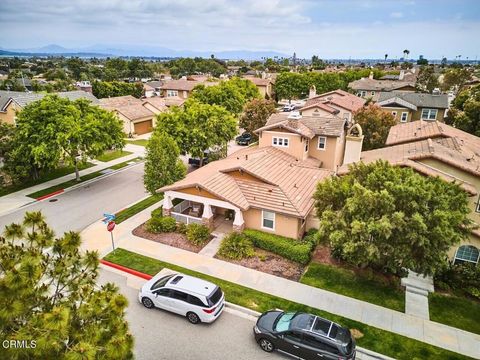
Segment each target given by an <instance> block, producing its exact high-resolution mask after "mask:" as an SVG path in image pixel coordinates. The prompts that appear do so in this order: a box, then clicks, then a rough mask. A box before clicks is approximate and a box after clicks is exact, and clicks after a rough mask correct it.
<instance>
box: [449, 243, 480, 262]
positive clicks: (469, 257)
mask: <svg viewBox="0 0 480 360" xmlns="http://www.w3.org/2000/svg"><path fill="white" fill-rule="evenodd" d="M479 256H480V252H479V250H478V249H477V248H476V247H475V246H473V245H462V246H460V247H459V248H458V249H457V252H456V253H455V260H454V262H455V264H459V263H463V262H470V263H474V264H477V263H478V258H479Z"/></svg>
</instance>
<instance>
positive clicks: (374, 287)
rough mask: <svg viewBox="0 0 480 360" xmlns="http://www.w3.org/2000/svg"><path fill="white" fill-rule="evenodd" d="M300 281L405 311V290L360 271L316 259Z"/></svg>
mask: <svg viewBox="0 0 480 360" xmlns="http://www.w3.org/2000/svg"><path fill="white" fill-rule="evenodd" d="M373 276H374V275H373ZM300 282H301V283H303V284H307V285H310V286H314V287H316V288H320V289H325V290H328V291H332V292H334V293H337V294H342V295H345V296H348V297H352V298H355V299H359V300H363V301H366V302H369V303H372V304H376V305H380V306H383V307H386V308H389V309H393V310H397V311H400V312H404V311H405V292H404V291H402V290H401V289H400V288H399V287H395V286H394V285H393V284H388V283H384V282H383V281H381V280H380V279H376V278H373V277H367V276H364V275H358V274H356V273H355V272H354V271H353V270H349V269H344V268H341V267H337V266H332V265H325V264H318V263H313V262H312V263H311V264H310V265H309V266H308V269H307V271H306V272H305V274H304V275H303V276H302V278H301V279H300ZM398 285H400V284H398Z"/></svg>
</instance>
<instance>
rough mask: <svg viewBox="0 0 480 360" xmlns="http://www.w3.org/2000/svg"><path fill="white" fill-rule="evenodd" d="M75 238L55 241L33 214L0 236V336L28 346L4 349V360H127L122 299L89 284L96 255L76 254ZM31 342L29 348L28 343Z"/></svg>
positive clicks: (93, 278) (129, 340)
mask: <svg viewBox="0 0 480 360" xmlns="http://www.w3.org/2000/svg"><path fill="white" fill-rule="evenodd" d="M80 243H81V238H80V235H79V234H78V233H76V232H67V233H65V234H64V235H63V236H62V237H59V238H57V237H55V235H54V232H53V231H52V230H51V229H50V228H49V227H48V225H47V224H46V222H45V220H44V218H43V216H42V214H41V213H40V212H27V213H25V217H24V220H23V223H22V224H11V225H8V226H6V227H5V231H4V233H3V237H0V335H1V337H2V339H9V340H26V341H35V347H34V348H32V347H31V348H25V347H24V348H4V349H3V356H4V358H8V359H27V358H28V359H87V358H88V359H112V360H113V359H131V358H133V354H132V347H133V338H132V336H131V334H130V333H129V330H128V323H127V321H126V320H125V309H126V307H127V299H126V298H125V297H124V296H123V295H121V294H119V293H118V289H117V287H116V286H114V285H113V284H110V283H109V284H106V285H102V286H97V285H96V280H97V277H98V264H99V260H98V254H97V253H96V252H90V251H87V252H86V253H85V254H82V253H81V252H80V250H79V246H80ZM30 344H31V343H30Z"/></svg>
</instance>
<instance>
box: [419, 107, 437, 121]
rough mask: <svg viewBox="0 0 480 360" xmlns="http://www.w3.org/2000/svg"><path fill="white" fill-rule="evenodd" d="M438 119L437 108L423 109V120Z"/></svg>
mask: <svg viewBox="0 0 480 360" xmlns="http://www.w3.org/2000/svg"><path fill="white" fill-rule="evenodd" d="M436 119H437V109H423V110H422V120H436Z"/></svg>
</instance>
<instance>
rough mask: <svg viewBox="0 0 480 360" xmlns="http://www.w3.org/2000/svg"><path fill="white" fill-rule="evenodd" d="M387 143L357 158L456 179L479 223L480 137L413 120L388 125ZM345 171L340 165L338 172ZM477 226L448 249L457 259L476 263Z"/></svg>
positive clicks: (479, 235)
mask: <svg viewBox="0 0 480 360" xmlns="http://www.w3.org/2000/svg"><path fill="white" fill-rule="evenodd" d="M386 145H387V146H386V147H384V148H381V149H376V150H370V151H363V152H362V153H361V157H360V161H363V162H365V163H369V162H374V161H376V160H379V159H382V160H386V161H388V162H390V163H391V164H393V165H398V166H408V167H410V168H412V169H413V170H415V171H417V172H418V173H420V174H423V175H426V176H438V177H440V178H442V179H444V180H445V181H449V182H456V183H458V184H459V185H460V186H461V187H462V188H463V189H464V190H465V191H466V192H467V194H468V195H469V199H470V204H471V213H470V217H471V218H472V220H473V221H474V222H475V223H476V224H477V225H480V195H479V194H480V138H479V137H476V136H474V135H471V134H469V133H466V132H464V131H461V130H458V129H455V128H453V127H451V126H448V125H446V124H444V123H440V122H438V121H423V120H419V121H414V122H409V123H404V124H398V125H396V126H393V127H392V128H391V129H390V133H389V135H388V138H387V141H386ZM347 172H348V167H347V166H342V167H340V169H339V171H338V174H339V175H342V174H345V173H347ZM479 251H480V230H479V229H476V230H473V231H472V233H471V235H470V237H469V238H468V239H467V240H466V241H465V242H464V243H462V244H460V245H458V246H456V247H455V248H452V249H450V253H449V255H450V257H451V258H452V260H454V261H456V262H471V263H475V264H478V262H479V256H480V255H479Z"/></svg>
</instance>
